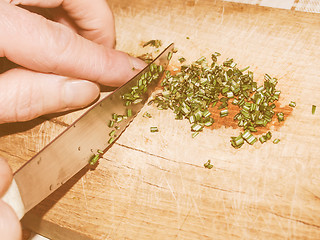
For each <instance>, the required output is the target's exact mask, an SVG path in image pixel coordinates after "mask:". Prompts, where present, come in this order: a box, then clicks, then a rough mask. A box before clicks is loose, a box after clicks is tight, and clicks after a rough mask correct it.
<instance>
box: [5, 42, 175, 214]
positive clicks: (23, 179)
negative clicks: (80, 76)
mask: <svg viewBox="0 0 320 240" xmlns="http://www.w3.org/2000/svg"><path fill="white" fill-rule="evenodd" d="M173 48H174V46H173V43H172V44H170V45H169V46H168V47H167V48H166V49H165V50H164V51H163V52H162V53H161V54H160V55H159V56H158V57H157V58H156V59H155V60H154V61H152V62H151V63H150V64H149V65H148V66H146V67H145V68H144V69H143V70H142V71H140V72H139V73H138V74H137V75H136V76H135V77H133V78H132V79H131V80H130V81H128V82H127V83H125V84H124V85H123V86H121V87H120V88H118V89H117V90H115V91H114V92H113V93H111V94H110V95H108V96H106V97H105V98H103V99H102V100H101V101H99V102H97V103H96V104H95V105H94V106H93V107H92V108H90V109H89V110H88V111H87V112H86V113H84V114H83V115H82V116H81V117H80V118H79V119H77V120H76V121H75V122H74V123H73V124H71V125H70V126H69V127H68V128H67V129H66V130H65V131H64V132H62V133H61V134H60V135H59V136H57V137H56V138H55V139H54V140H53V141H52V142H50V143H49V144H48V145H47V146H46V147H44V148H43V149H42V150H41V151H40V152H39V153H37V154H36V155H35V156H34V157H33V158H31V159H30V160H29V161H28V162H27V163H26V164H24V165H23V166H22V167H21V168H20V169H19V170H17V171H16V172H15V173H14V176H13V181H12V183H11V186H10V187H9V190H8V191H7V192H6V194H5V195H4V197H3V198H2V200H4V201H5V202H6V203H8V204H9V205H10V206H11V207H12V208H13V209H14V211H15V212H16V213H17V216H18V217H19V219H21V218H22V217H23V216H24V214H25V213H27V212H28V211H29V210H30V209H32V208H33V207H34V206H36V205H37V204H38V203H40V202H41V201H42V200H43V199H45V198H46V197H47V196H49V195H50V194H51V193H52V192H54V191H55V190H56V189H58V188H59V187H60V186H61V185H62V184H64V183H65V182H66V181H68V180H69V179H70V178H71V177H72V176H74V175H75V174H76V173H77V172H79V171H80V170H81V169H82V168H84V167H85V166H86V165H88V163H89V161H90V159H92V157H93V156H95V155H94V154H96V153H97V152H100V153H101V151H102V150H103V152H105V151H107V150H108V148H109V147H110V146H111V145H112V143H113V141H108V139H109V138H108V137H109V136H108V134H109V132H110V131H111V129H110V127H109V126H108V122H109V121H112V118H113V116H114V115H113V114H119V115H120V116H121V115H125V114H126V112H127V111H128V109H130V112H131V114H130V116H129V114H127V115H128V116H126V119H124V120H122V121H121V122H119V123H117V137H115V138H114V140H116V139H117V138H119V136H120V135H121V133H122V132H123V131H124V130H125V129H126V127H127V126H128V125H129V124H130V122H131V121H132V120H133V118H134V117H135V116H136V115H137V114H138V112H139V111H140V110H141V109H142V107H143V106H144V104H145V102H146V101H147V100H148V98H149V97H150V95H151V93H152V92H153V91H154V89H155V87H156V86H157V85H158V83H159V82H160V80H161V78H162V76H163V74H164V72H165V71H164V69H166V67H167V66H168V64H169V61H170V59H171V56H172V52H173ZM154 66H156V67H157V68H158V69H162V71H161V72H160V74H159V76H158V77H157V78H156V79H153V80H152V81H151V82H150V84H148V86H147V88H146V89H145V93H144V94H143V95H142V97H141V98H140V101H141V102H138V103H136V104H131V105H128V104H125V103H124V102H125V101H124V99H123V96H124V94H126V93H128V92H129V93H130V92H131V90H132V88H133V87H136V86H138V85H139V81H140V82H141V79H143V78H144V76H147V75H148V74H149V76H150V71H151V69H154ZM160 66H161V67H160ZM126 105H127V106H126Z"/></svg>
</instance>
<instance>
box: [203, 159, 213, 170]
mask: <svg viewBox="0 0 320 240" xmlns="http://www.w3.org/2000/svg"><path fill="white" fill-rule="evenodd" d="M203 166H204V167H205V168H208V169H211V168H213V165H212V164H211V160H208V161H207V162H206V163H205V164H203Z"/></svg>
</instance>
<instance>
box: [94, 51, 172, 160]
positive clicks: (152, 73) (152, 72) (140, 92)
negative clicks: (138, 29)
mask: <svg viewBox="0 0 320 240" xmlns="http://www.w3.org/2000/svg"><path fill="white" fill-rule="evenodd" d="M171 54H172V52H171ZM162 72H163V66H161V65H159V66H158V65H156V64H154V63H153V64H151V65H150V66H149V69H148V71H146V72H145V73H143V74H142V75H141V76H140V78H139V79H138V81H137V84H136V85H135V86H133V87H131V90H130V92H127V93H125V94H123V95H122V96H121V97H122V99H123V101H124V105H125V106H128V108H127V109H126V113H125V114H124V115H121V114H117V113H113V114H112V115H111V120H110V121H109V124H108V126H109V128H113V129H112V130H111V131H110V132H109V136H110V138H109V140H108V144H112V143H113V142H114V141H115V140H116V138H117V136H118V134H117V130H119V129H120V126H118V125H116V124H121V122H122V121H125V120H127V119H128V118H130V117H132V116H133V112H132V109H131V108H129V106H131V105H134V104H139V103H141V102H142V101H143V99H144V97H145V94H146V92H147V89H148V85H149V84H151V83H152V82H153V80H155V79H157V78H159V77H160V74H161V73H162ZM145 114H146V116H147V117H151V115H150V114H148V113H145ZM150 131H151V132H158V128H157V127H151V128H150ZM98 155H99V154H98ZM93 159H94V160H95V161H97V160H96V159H95V158H93ZM90 163H91V160H90Z"/></svg>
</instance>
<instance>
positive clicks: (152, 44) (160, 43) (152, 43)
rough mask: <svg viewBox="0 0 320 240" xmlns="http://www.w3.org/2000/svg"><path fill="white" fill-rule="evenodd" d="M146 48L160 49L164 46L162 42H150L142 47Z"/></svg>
mask: <svg viewBox="0 0 320 240" xmlns="http://www.w3.org/2000/svg"><path fill="white" fill-rule="evenodd" d="M146 46H151V47H155V48H159V47H161V46H162V41H161V40H150V41H148V42H146V43H144V44H143V45H142V47H146Z"/></svg>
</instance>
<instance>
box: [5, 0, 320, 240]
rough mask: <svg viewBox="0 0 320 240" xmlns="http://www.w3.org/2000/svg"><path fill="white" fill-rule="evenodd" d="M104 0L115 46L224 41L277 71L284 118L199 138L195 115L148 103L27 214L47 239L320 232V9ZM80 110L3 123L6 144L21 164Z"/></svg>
mask: <svg viewBox="0 0 320 240" xmlns="http://www.w3.org/2000/svg"><path fill="white" fill-rule="evenodd" d="M109 3H110V5H111V7H112V9H113V11H114V15H115V19H116V28H117V48H118V49H119V50H123V51H126V52H129V53H132V54H134V55H140V54H142V53H144V52H145V51H150V49H142V47H141V46H140V43H141V41H146V40H150V39H161V40H162V41H163V44H164V47H165V46H166V45H168V44H169V43H171V42H174V43H175V44H176V47H177V48H178V50H179V51H178V53H177V54H176V56H175V58H174V59H173V61H172V64H173V65H178V61H177V58H178V57H180V56H184V57H185V58H186V59H187V60H189V62H191V61H194V60H196V59H198V58H199V57H201V56H206V57H210V55H211V53H213V52H215V51H217V52H220V53H221V54H222V56H221V57H220V62H222V61H223V60H225V59H226V58H228V57H232V58H234V59H235V61H236V62H238V66H239V67H246V66H250V70H251V71H253V72H254V73H255V79H256V81H258V82H260V83H262V81H263V75H264V74H265V73H268V74H269V75H271V76H273V77H276V78H278V80H279V83H278V88H279V89H280V90H281V91H282V93H281V98H280V101H279V103H280V107H281V108H282V109H283V110H284V112H285V118H286V120H285V122H284V123H283V124H281V125H279V124H278V125H277V124H276V125H274V126H270V127H269V129H270V130H271V131H272V134H273V137H274V138H279V139H281V141H280V143H279V144H273V143H272V142H267V143H265V144H263V145H261V144H260V143H256V144H255V145H253V146H249V145H248V144H247V145H244V146H243V147H242V148H241V149H238V150H236V149H234V148H232V147H231V145H230V142H229V141H230V136H235V135H238V134H239V132H240V129H236V128H233V127H224V126H223V124H217V125H216V127H215V128H214V129H205V130H204V131H203V133H201V134H200V135H199V136H198V137H196V138H195V139H193V138H191V134H190V125H189V123H188V121H186V120H185V121H176V120H174V115H173V114H172V113H171V112H170V111H159V110H157V109H156V108H155V107H154V106H146V107H145V108H144V109H143V110H142V113H143V112H145V111H148V112H149V113H151V114H152V116H153V117H152V118H151V119H146V118H143V117H142V114H140V115H138V117H137V118H136V119H135V120H134V121H133V122H132V124H131V125H130V126H129V128H128V129H127V130H126V131H125V132H124V134H123V135H122V136H121V137H120V139H119V140H118V141H117V142H116V143H115V144H114V145H113V147H112V148H111V149H110V150H109V151H108V152H107V153H106V154H105V155H104V157H103V159H101V160H100V163H99V165H98V166H97V168H96V169H95V170H88V169H84V170H83V171H81V172H80V173H79V174H78V175H76V176H75V177H74V178H72V179H71V181H69V182H68V183H66V184H65V185H63V186H62V187H61V188H60V189H59V190H58V191H56V192H55V193H53V194H52V195H51V196H50V197H48V198H47V199H46V200H44V201H43V202H42V203H41V204H40V205H39V206H37V207H36V208H35V209H33V210H32V211H31V212H30V213H29V214H28V215H27V216H26V217H25V219H24V220H23V223H24V225H25V226H26V227H28V228H30V229H32V230H34V231H36V232H39V233H41V234H43V235H45V236H47V237H50V238H52V239H192V240H193V239H320V186H319V184H320V145H319V142H320V67H319V52H320V15H318V14H311V13H300V12H294V11H288V10H279V9H271V8H264V7H258V6H250V5H243V4H236V3H226V2H220V1H218V0H217V1H212V0H202V1H200V0H183V1H182V0H174V1H173V0H169V1H166V0H159V1H148V0H131V1H129V0H121V1H120V0H118V1H117V0H111V1H109ZM291 100H292V101H295V102H296V103H297V106H296V108H294V109H291V108H289V107H288V104H289V102H290V101H291ZM313 104H314V105H317V106H318V108H319V109H317V111H316V113H315V114H314V115H312V114H311V106H312V105H313ZM81 112H82V111H78V112H73V113H69V114H67V115H63V116H58V117H56V116H54V117H53V118H48V117H42V118H40V119H37V120H34V121H31V122H28V123H22V124H6V125H1V126H0V154H1V156H3V157H5V158H6V159H8V161H9V163H10V165H11V166H12V168H13V169H14V170H16V169H18V168H19V167H20V166H21V165H22V164H23V163H24V162H26V161H27V160H28V159H29V158H31V157H32V156H33V155H34V154H35V153H37V152H38V151H39V150H40V149H41V148H42V147H44V146H45V145H46V144H48V143H49V141H50V140H52V139H53V138H54V137H55V136H57V135H58V134H59V133H60V132H61V131H63V130H64V129H65V128H66V127H67V126H68V124H70V123H71V122H72V121H74V120H75V119H76V118H77V117H78V116H79V115H80V114H81ZM230 121H231V120H229V122H228V121H226V122H227V123H229V125H228V124H227V125H228V126H230V125H232V124H230ZM150 126H157V127H158V128H159V130H160V132H159V133H150V130H149V128H150ZM106 139H107V133H106ZM75 141H76V139H75ZM66 157H67V156H66ZM209 159H210V160H211V162H212V163H213V165H214V167H213V169H211V170H208V169H205V168H204V167H203V164H204V163H205V162H206V161H207V160H209ZM34 187H37V186H34Z"/></svg>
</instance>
